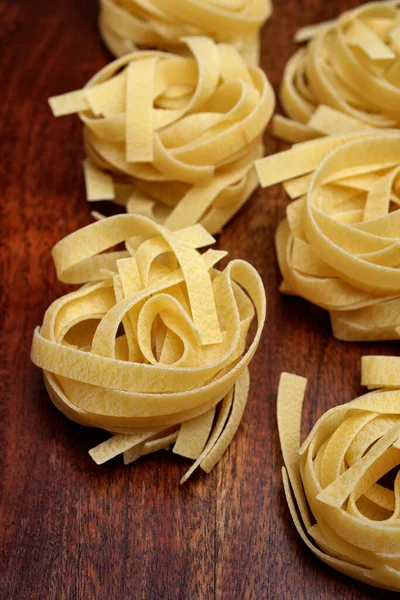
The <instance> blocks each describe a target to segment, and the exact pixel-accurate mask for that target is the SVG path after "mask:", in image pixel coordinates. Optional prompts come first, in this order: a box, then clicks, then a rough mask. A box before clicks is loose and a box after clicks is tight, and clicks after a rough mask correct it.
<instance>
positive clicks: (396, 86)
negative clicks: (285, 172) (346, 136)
mask: <svg viewBox="0 0 400 600" xmlns="http://www.w3.org/2000/svg"><path fill="white" fill-rule="evenodd" d="M399 6H400V3H399V2H398V1H389V2H372V3H369V4H365V5H363V6H361V7H359V8H356V9H354V10H350V11H348V12H345V13H343V14H342V15H341V16H340V17H339V18H338V19H336V20H334V21H331V22H328V23H322V24H320V25H315V26H311V27H305V28H304V29H301V30H300V31H299V32H298V33H297V35H296V38H295V39H296V41H298V42H304V41H305V42H307V45H306V46H305V47H304V48H301V49H300V50H299V51H298V52H296V54H294V56H293V57H292V58H291V59H290V60H289V62H288V64H287V66H286V68H285V72H284V76H283V80H282V84H281V90H280V99H281V104H282V106H283V108H284V110H285V112H286V114H287V115H288V116H289V117H290V118H291V119H289V120H288V119H286V118H285V117H281V116H277V117H275V119H274V132H275V134H276V135H277V136H278V137H281V138H284V139H286V140H288V141H290V142H299V141H304V140H306V139H312V138H313V137H316V136H318V135H321V134H326V133H335V132H337V131H339V129H338V126H340V130H341V131H344V129H346V130H347V131H348V130H349V129H353V130H354V129H360V128H362V127H368V126H369V127H376V128H397V127H399V126H400V8H399ZM321 106H322V107H324V106H327V107H329V108H331V109H333V110H334V113H335V112H336V113H338V114H337V115H336V117H335V114H333V116H332V115H330V116H331V118H329V119H327V120H326V121H325V123H324V126H323V127H322V130H321V128H320V119H319V117H318V111H317V114H315V111H316V109H317V108H318V107H321Z"/></svg>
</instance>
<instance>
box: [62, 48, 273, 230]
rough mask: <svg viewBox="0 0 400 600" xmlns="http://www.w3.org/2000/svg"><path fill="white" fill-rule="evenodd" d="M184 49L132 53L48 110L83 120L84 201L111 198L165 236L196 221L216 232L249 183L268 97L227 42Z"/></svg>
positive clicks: (261, 78)
mask: <svg viewBox="0 0 400 600" xmlns="http://www.w3.org/2000/svg"><path fill="white" fill-rule="evenodd" d="M185 43H186V44H187V46H188V48H189V49H190V51H191V53H192V56H190V57H182V56H178V55H175V54H169V53H163V52H155V51H148V52H146V51H141V52H134V53H132V54H129V55H127V56H124V57H122V58H120V59H118V60H116V61H114V62H112V63H110V64H109V65H107V66H106V67H104V69H102V70H101V71H100V72H99V73H98V74H97V75H95V76H94V77H93V78H92V79H91V80H90V81H89V83H88V84H87V86H86V87H85V88H84V89H83V90H78V91H76V92H72V93H70V94H65V95H63V96H58V97H56V98H52V99H50V105H51V107H52V110H53V112H54V114H56V115H62V114H68V113H74V112H79V116H80V118H81V120H82V122H83V123H84V137H85V147H86V153H87V157H88V161H86V163H85V165H86V168H85V177H86V187H87V195H88V199H89V200H105V199H112V200H114V201H115V202H117V203H119V204H122V205H124V206H126V209H127V211H128V212H131V213H136V214H143V215H145V216H149V217H151V218H153V219H154V220H156V221H157V222H159V223H162V224H164V225H165V226H167V227H168V228H169V229H171V230H177V229H180V228H182V227H187V226H189V225H192V224H194V223H197V222H200V223H201V224H202V225H203V226H204V227H205V228H206V229H207V230H208V231H210V232H211V233H217V232H219V231H220V230H221V229H222V227H223V226H224V225H225V223H227V222H228V221H229V219H230V218H231V217H232V216H233V215H234V214H235V213H236V212H237V211H238V210H239V209H240V208H241V206H243V204H244V203H245V202H246V200H247V199H248V198H249V196H250V195H251V193H252V192H253V190H254V189H255V188H256V187H257V177H256V174H255V170H254V166H253V162H254V160H255V159H256V158H259V157H261V156H262V154H263V145H262V134H263V131H264V128H265V127H266V125H267V123H268V121H269V119H270V117H271V115H272V112H273V109H274V93H273V90H272V88H271V86H270V84H269V82H268V79H267V78H266V76H265V74H264V72H263V71H262V70H261V69H259V68H254V67H248V66H247V65H246V64H245V63H244V61H243V59H242V58H241V56H240V55H239V54H238V52H237V51H236V50H235V49H234V48H233V47H232V46H229V45H227V44H219V45H217V44H215V43H214V42H213V41H212V40H211V39H208V38H205V37H192V38H186V39H185Z"/></svg>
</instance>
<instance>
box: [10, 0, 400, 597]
mask: <svg viewBox="0 0 400 600" xmlns="http://www.w3.org/2000/svg"><path fill="white" fill-rule="evenodd" d="M355 4H356V2H354V1H353V0H338V1H333V0H332V1H330V2H327V1H326V0H297V1H296V0H289V1H287V0H286V1H283V0H275V10H274V14H273V17H272V19H271V20H270V22H269V23H268V24H267V25H266V27H265V28H264V34H263V40H264V41H263V59H262V66H263V67H264V69H265V70H266V72H267V74H268V76H269V77H270V79H271V81H272V83H273V85H274V86H275V88H277V86H278V84H279V80H280V77H281V74H282V69H283V66H284V64H285V62H286V60H287V59H288V58H289V57H290V55H291V54H292V52H293V51H294V49H295V45H294V44H293V43H292V41H291V39H292V36H293V34H294V32H295V31H296V29H297V28H298V27H299V26H301V25H305V24H309V23H313V22H318V21H321V20H325V19H329V18H332V17H333V16H334V15H336V14H337V13H338V12H339V11H341V10H343V9H345V8H349V7H350V6H354V5H355ZM96 13H97V5H96V1H95V0H40V1H35V2H32V0H0V19H1V29H0V45H1V48H0V89H1V92H2V93H1V102H0V114H1V117H0V122H1V130H2V132H1V144H0V146H1V147H0V153H1V159H0V172H1V188H0V194H1V199H0V210H1V216H0V228H1V232H0V233H1V279H0V286H1V311H0V319H1V355H2V360H1V363H0V369H1V375H0V385H1V398H0V424H1V425H0V426H1V431H0V484H1V488H0V548H1V553H0V556H1V572H0V598H2V599H4V600H8V599H11V600H22V599H27V600H28V599H29V600H39V599H40V600H43V599H45V600H53V599H54V600H64V599H68V600H73V599H78V600H92V599H100V600H102V599H104V600H108V599H110V600H111V599H115V600H125V599H130V600H153V599H154V600H156V599H164V600H192V599H193V600H208V599H214V598H215V599H216V600H242V599H246V600H247V599H251V600H253V599H254V600H262V599H264V598H268V599H275V598H276V599H286V598H288V599H300V598H306V599H316V598H323V599H333V598H335V599H337V598H343V599H346V600H347V599H351V598H357V599H364V598H387V597H389V596H391V594H388V593H387V592H380V591H377V590H375V589H374V588H370V587H368V586H366V585H363V584H361V583H358V582H356V581H353V580H351V579H349V578H347V577H345V576H342V575H340V574H339V573H337V572H335V571H333V570H331V569H330V568H328V567H326V566H325V565H323V564H322V563H320V562H319V561H318V560H317V559H316V558H314V556H313V555H311V553H310V552H309V551H308V550H307V549H306V548H305V547H304V546H303V544H302V542H301V541H300V540H299V538H298V536H297V534H296V532H295V529H294V526H293V524H292V522H291V520H290V517H289V515H288V510H287V507H286V504H285V501H284V497H283V493H282V486H281V476H280V468H281V465H282V459H281V454H280V450H279V445H278V437H277V428H276V419H275V402H276V391H277V384H278V378H279V374H280V373H281V371H283V370H285V371H290V372H294V373H297V374H301V375H305V376H307V377H308V378H309V387H308V395H307V399H306V403H305V415H304V417H305V418H304V433H305V432H306V431H308V429H309V428H310V426H311V425H312V423H314V421H315V420H316V419H317V418H318V417H319V416H320V415H321V414H322V413H323V412H324V411H326V410H327V409H328V408H329V407H331V406H334V405H335V404H337V403H341V402H344V401H348V400H350V399H351V398H353V397H355V396H356V395H357V394H359V393H360V392H361V388H360V385H359V379H360V357H361V356H362V354H364V353H370V354H371V353H382V354H383V353H390V354H395V353H396V352H397V351H398V345H396V344H394V343H391V344H389V343H381V344H364V345H362V344H344V343H340V342H338V341H336V340H334V339H333V337H332V336H331V332H330V328H329V320H328V315H327V314H326V313H325V312H324V311H322V310H319V309H317V308H315V307H312V306H311V305H310V304H308V303H306V302H304V301H302V300H300V299H296V298H286V297H283V296H280V295H279V293H278V284H279V281H280V276H279V273H278V269H277V264H276V259H275V253H274V249H273V236H274V231H275V228H276V225H277V223H278V221H279V219H280V218H281V217H282V216H283V214H284V207H285V204H286V198H285V195H284V193H283V191H282V188H281V187H280V186H276V187H275V188H272V189H270V190H267V191H259V192H258V193H256V194H255V196H254V197H253V199H252V200H251V201H249V202H248V204H247V205H246V206H245V207H244V209H243V210H242V211H241V213H240V214H239V215H237V216H236V218H235V219H234V220H233V221H232V222H231V224H230V225H229V226H228V227H227V228H226V231H225V232H224V233H223V235H222V236H221V238H220V240H219V246H220V247H221V248H224V249H226V250H228V251H229V253H230V257H232V258H233V257H241V258H244V259H246V260H248V261H250V262H251V263H253V264H254V265H255V266H256V267H257V269H258V270H259V271H260V273H261V274H262V277H263V280H264V283H265V287H266V291H267V296H268V303H269V312H268V319H267V324H266V327H265V331H264V335H263V339H262V342H261V344H260V347H259V350H258V353H257V355H256V357H255V359H254V361H253V363H252V365H251V376H252V384H251V393H250V399H249V402H248V407H247V409H246V412H245V416H244V419H243V422H242V425H241V427H240V429H239V432H238V434H237V436H236V438H235V440H234V442H233V443H232V445H231V447H230V448H229V451H228V452H227V453H226V455H225V456H224V457H223V459H222V460H221V462H220V464H219V465H218V466H217V467H216V468H215V469H214V471H213V472H212V473H211V474H210V475H208V476H207V475H204V474H201V473H198V474H197V475H196V476H195V477H193V479H192V480H190V481H189V482H188V483H187V484H186V485H185V486H183V487H179V478H180V476H181V475H182V473H183V472H184V470H185V469H186V467H187V464H185V461H184V460H183V459H181V460H180V459H179V458H178V457H177V456H175V455H173V454H168V453H165V452H160V453H158V454H157V455H155V456H153V457H149V458H145V459H143V460H140V461H139V462H138V463H137V464H135V465H133V466H130V467H124V466H123V464H122V461H121V460H120V459H119V460H118V459H117V460H114V461H112V462H111V463H110V464H106V465H104V466H102V467H98V466H96V465H95V464H94V463H93V462H92V460H91V459H90V457H89V455H88V454H87V451H88V450H89V448H91V447H92V446H93V445H95V444H96V443H98V442H99V441H101V440H102V439H104V433H102V432H100V431H93V430H89V429H84V428H82V427H79V426H77V425H75V424H73V423H71V422H69V421H67V419H66V418H64V417H63V416H62V415H61V414H59V413H58V412H57V411H56V409H55V408H54V407H53V405H52V404H51V403H50V401H49V400H48V397H47V395H46V393H45V389H44V386H43V383H42V378H41V373H40V371H39V369H37V368H36V367H34V366H33V365H32V364H31V362H30V359H29V350H30V344H31V338H32V332H33V329H34V327H35V326H36V325H38V324H40V323H41V321H42V317H43V314H44V311H45V309H46V308H47V306H48V305H49V304H50V302H51V301H53V300H54V299H55V298H57V297H58V296H59V295H60V294H62V293H64V292H65V291H66V289H67V288H66V287H63V286H62V285H60V284H59V283H58V282H57V281H56V277H55V273H54V269H53V265H52V261H51V257H50V249H51V247H52V246H53V244H54V243H55V242H57V241H58V240H59V239H60V238H62V237H63V236H65V235H66V234H68V233H70V232H71V231H73V230H75V229H76V228H78V227H81V226H83V225H85V224H87V223H89V222H90V221H91V217H90V215H89V206H88V205H87V203H86V201H85V199H84V188H83V178H82V173H81V166H80V161H81V159H82V155H83V153H82V144H81V126H80V123H79V122H78V119H77V118H75V117H67V118H63V119H58V120H56V119H54V118H52V116H51V114H50V111H49V109H48V106H47V98H48V97H49V96H51V95H54V94H58V93H62V92H66V91H69V90H73V89H76V88H79V87H81V86H82V85H83V84H84V83H85V82H86V81H87V79H88V78H89V76H91V75H92V74H93V73H94V72H96V71H97V70H98V69H99V68H100V67H101V66H103V65H104V64H105V63H106V62H107V61H108V60H109V59H110V56H109V55H108V53H107V51H106V50H105V48H104V47H103V45H102V42H101V40H100V37H99V35H98V32H97V28H96ZM266 143H267V151H268V152H271V151H276V150H277V149H279V148H283V145H282V144H279V143H278V142H277V141H275V140H273V139H272V138H271V137H270V136H269V135H267V136H266ZM393 597H394V596H393Z"/></svg>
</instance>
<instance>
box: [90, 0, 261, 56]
mask: <svg viewBox="0 0 400 600" xmlns="http://www.w3.org/2000/svg"><path fill="white" fill-rule="evenodd" d="M271 10H272V6H271V2H270V0H234V1H232V0H230V1H229V2H226V1H225V0H218V1H214V0H213V1H210V0H168V2H159V0H147V1H146V2H143V1H142V0H100V19H99V27H100V32H101V35H102V37H103V39H104V41H105V43H106V45H107V46H108V48H109V50H110V51H111V53H112V54H114V56H122V55H123V54H127V53H129V52H132V51H134V50H135V49H136V48H137V47H139V48H162V49H164V50H172V51H176V50H178V49H182V48H184V44H183V43H182V39H181V38H182V37H184V36H188V35H205V36H208V37H210V38H212V39H214V40H215V41H217V42H228V43H231V44H233V45H235V46H236V47H237V48H238V50H239V51H240V52H241V54H242V55H243V56H244V57H245V58H246V60H247V61H248V62H249V64H253V65H256V64H258V62H259V53H260V50H259V33H260V29H261V27H262V25H263V24H264V23H265V21H266V20H267V19H268V17H269V16H270V14H271Z"/></svg>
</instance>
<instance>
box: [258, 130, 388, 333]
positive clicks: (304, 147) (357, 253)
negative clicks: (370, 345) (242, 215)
mask: <svg viewBox="0 0 400 600" xmlns="http://www.w3.org/2000/svg"><path fill="white" fill-rule="evenodd" d="M257 169H258V172H259V176H260V180H261V182H262V184H263V185H270V184H272V183H275V182H277V181H281V180H285V184H284V185H285V188H286V191H287V192H288V194H289V195H290V197H291V198H292V199H293V202H291V203H290V204H289V205H288V206H287V208H286V219H284V220H283V221H282V222H281V224H280V225H279V227H278V230H277V234H276V249H277V255H278V261H279V266H280V270H281V273H282V275H283V279H284V281H283V284H282V288H281V290H282V291H283V292H285V293H288V294H295V295H299V296H302V297H303V298H306V299H307V300H309V301H310V302H313V303H314V304H316V305H318V306H321V307H322V308H325V309H326V310H328V311H329V313H330V316H331V322H332V327H333V332H334V335H335V336H336V337H337V338H339V339H342V340H353V341H354V340H359V341H360V340H381V339H398V327H399V326H400V234H399V232H400V229H399V223H400V210H399V205H400V132H398V131H396V130H387V131H385V132H369V131H366V132H358V133H354V134H343V135H336V136H328V137H324V138H320V139H317V140H312V141H308V142H303V143H301V144H296V145H294V146H293V147H292V148H291V149H290V150H287V151H284V152H282V153H279V154H276V155H273V156H269V157H266V158H264V159H262V160H261V161H259V162H258V163H257Z"/></svg>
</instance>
